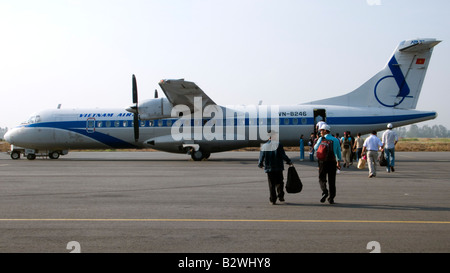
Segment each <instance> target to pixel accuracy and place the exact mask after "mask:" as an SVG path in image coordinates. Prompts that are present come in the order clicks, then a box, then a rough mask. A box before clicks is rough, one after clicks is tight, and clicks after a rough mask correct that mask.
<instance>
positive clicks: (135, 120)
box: [133, 114, 139, 142]
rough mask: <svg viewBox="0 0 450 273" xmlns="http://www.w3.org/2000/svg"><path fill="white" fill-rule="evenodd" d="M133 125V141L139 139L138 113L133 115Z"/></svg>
mask: <svg viewBox="0 0 450 273" xmlns="http://www.w3.org/2000/svg"><path fill="white" fill-rule="evenodd" d="M133 127H134V141H135V142H137V141H138V140H139V114H134V116H133Z"/></svg>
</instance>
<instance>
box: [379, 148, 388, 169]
mask: <svg viewBox="0 0 450 273" xmlns="http://www.w3.org/2000/svg"><path fill="white" fill-rule="evenodd" d="M378 160H379V161H380V166H382V167H384V166H387V160H386V157H385V156H384V151H382V152H381V154H380V158H379V159H378Z"/></svg>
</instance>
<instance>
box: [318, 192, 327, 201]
mask: <svg viewBox="0 0 450 273" xmlns="http://www.w3.org/2000/svg"><path fill="white" fill-rule="evenodd" d="M327 197H328V192H326V193H322V199H320V203H324V202H325V200H326V199H327Z"/></svg>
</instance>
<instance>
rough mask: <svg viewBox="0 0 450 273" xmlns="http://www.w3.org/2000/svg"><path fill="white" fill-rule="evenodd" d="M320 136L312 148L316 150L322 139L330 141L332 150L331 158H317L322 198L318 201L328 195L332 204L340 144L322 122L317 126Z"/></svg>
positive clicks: (339, 158) (339, 157)
mask: <svg viewBox="0 0 450 273" xmlns="http://www.w3.org/2000/svg"><path fill="white" fill-rule="evenodd" d="M319 130H320V134H321V137H320V138H319V139H318V140H317V143H316V145H315V146H314V150H315V151H318V149H319V146H320V143H321V142H322V140H323V139H327V140H330V141H332V143H333V151H330V153H331V152H332V155H334V156H332V157H331V159H329V160H319V184H320V189H321V190H322V198H321V199H320V202H321V203H323V202H325V200H326V198H327V197H328V196H329V197H328V202H329V203H330V204H334V198H335V197H336V169H340V168H341V165H340V163H339V161H340V160H341V159H342V158H341V145H340V142H339V140H338V139H337V138H335V137H334V136H332V135H331V134H330V130H331V128H330V126H329V125H328V124H326V123H325V124H322V125H321V126H320V128H319ZM327 176H328V188H329V189H327Z"/></svg>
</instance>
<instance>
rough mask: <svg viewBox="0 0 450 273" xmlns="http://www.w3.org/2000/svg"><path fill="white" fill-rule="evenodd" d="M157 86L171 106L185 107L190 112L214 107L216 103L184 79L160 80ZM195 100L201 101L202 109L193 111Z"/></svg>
mask: <svg viewBox="0 0 450 273" xmlns="http://www.w3.org/2000/svg"><path fill="white" fill-rule="evenodd" d="M159 86H161V89H162V90H163V92H164V94H165V95H166V97H167V99H168V100H169V102H170V103H171V104H172V105H173V106H175V105H186V106H188V107H189V109H191V112H195V111H197V110H203V109H204V107H206V106H208V105H216V103H215V102H214V101H213V100H212V99H211V98H210V97H208V96H207V95H206V94H205V92H203V90H201V89H200V87H198V86H197V85H196V84H195V83H193V82H188V81H185V80H184V79H180V80H161V81H160V82H159ZM195 98H201V99H202V109H195V107H194V106H195V105H194V99H195ZM197 100H198V99H197Z"/></svg>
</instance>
